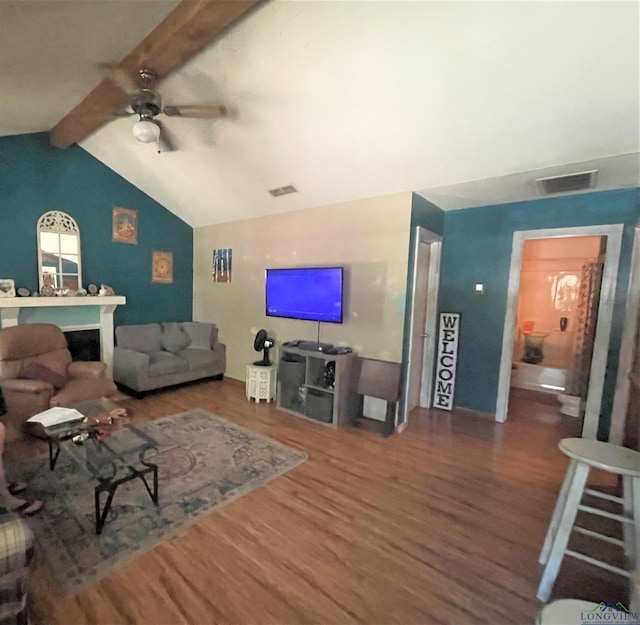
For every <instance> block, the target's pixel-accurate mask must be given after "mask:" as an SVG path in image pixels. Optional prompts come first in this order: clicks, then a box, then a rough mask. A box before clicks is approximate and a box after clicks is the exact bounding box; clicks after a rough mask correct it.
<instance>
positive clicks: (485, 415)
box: [453, 406, 496, 421]
mask: <svg viewBox="0 0 640 625" xmlns="http://www.w3.org/2000/svg"><path fill="white" fill-rule="evenodd" d="M453 411H454V412H455V413H456V414H458V415H460V416H461V417H473V418H475V419H487V420H489V421H495V420H496V415H495V414H491V413H490V412H481V411H480V410H472V409H471V408H463V407H462V406H454V407H453Z"/></svg>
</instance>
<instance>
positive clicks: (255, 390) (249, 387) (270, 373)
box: [246, 365, 276, 403]
mask: <svg viewBox="0 0 640 625" xmlns="http://www.w3.org/2000/svg"><path fill="white" fill-rule="evenodd" d="M246 391H247V399H249V400H250V399H251V398H252V397H253V398H254V399H255V400H256V402H260V400H261V399H266V400H267V403H269V402H270V401H271V400H272V399H275V398H276V366H275V365H270V366H269V367H260V366H258V365H247V380H246Z"/></svg>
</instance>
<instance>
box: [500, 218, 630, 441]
mask: <svg viewBox="0 0 640 625" xmlns="http://www.w3.org/2000/svg"><path fill="white" fill-rule="evenodd" d="M622 230H623V226H622V225H621V224H616V225H607V226H585V227H577V228H555V229H545V230H523V231H519V232H515V233H514V235H513V245H512V252H511V265H510V270H509V283H508V289H507V308H506V313H505V323H504V331H503V340H502V356H501V360H500V374H499V382H498V398H497V404H496V421H499V422H504V421H506V419H507V410H508V403H509V391H510V386H511V371H512V357H513V350H514V341H515V339H516V326H517V322H518V321H523V320H518V319H517V309H518V296H519V292H520V276H521V269H522V261H523V253H524V245H525V241H528V240H534V239H556V238H564V239H566V238H568V237H585V236H599V237H603V240H604V241H605V242H606V256H605V258H604V265H603V268H602V286H601V288H600V300H599V302H598V306H597V320H596V321H597V322H596V324H595V336H594V339H593V357H592V358H591V363H590V366H589V372H588V388H587V391H586V402H585V413H584V420H583V427H582V436H583V437H585V438H593V439H595V438H596V435H597V432H598V421H599V418H600V404H601V401H602V392H603V388H604V377H605V371H606V364H607V354H608V346H609V337H610V334H611V320H612V316H613V306H614V296H615V287H616V280H617V275H618V264H619V260H620V246H621V242H622ZM527 321H528V320H527Z"/></svg>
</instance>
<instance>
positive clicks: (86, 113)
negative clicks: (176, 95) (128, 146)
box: [50, 0, 263, 148]
mask: <svg viewBox="0 0 640 625" xmlns="http://www.w3.org/2000/svg"><path fill="white" fill-rule="evenodd" d="M262 2H263V0H234V1H233V2H217V1H215V0H198V1H197V2H194V1H193V0H180V2H178V4H177V6H176V7H175V8H174V9H173V11H172V12H171V13H169V15H167V17H166V18H165V19H164V20H163V21H162V22H160V24H158V25H157V26H156V27H155V28H154V29H153V30H152V31H151V32H150V33H149V34H148V35H147V36H146V37H145V39H144V40H143V41H141V42H140V44H138V45H137V46H136V47H135V49H134V50H133V51H132V52H130V53H129V54H128V55H127V56H126V57H125V58H124V59H122V61H120V63H119V66H120V67H122V68H124V69H125V70H127V71H129V72H131V73H133V72H136V71H138V70H139V69H140V68H141V67H145V66H147V64H151V65H152V67H153V69H154V70H155V72H156V75H157V76H158V78H159V79H163V78H165V77H166V76H168V75H169V74H170V73H171V72H173V71H175V70H177V69H178V68H180V67H182V66H183V65H184V64H185V63H186V62H187V61H188V60H189V59H191V58H192V57H193V56H195V55H196V54H197V53H198V52H200V51H201V50H203V49H204V48H205V47H206V46H208V45H209V44H210V43H211V42H212V41H214V40H215V39H217V38H218V37H220V36H222V34H223V33H224V32H225V31H226V30H227V29H228V28H230V27H231V25H232V24H234V23H235V22H237V21H238V20H240V19H241V18H242V17H243V16H244V15H245V14H247V13H249V12H250V11H251V10H255V9H257V7H258V6H259V5H261V4H262ZM116 80H117V79H116ZM126 96H127V93H125V92H124V91H123V90H122V89H121V88H120V87H119V86H118V85H116V84H115V83H114V81H113V80H103V81H102V82H101V83H100V84H99V85H97V86H96V87H95V88H94V89H93V91H92V92H91V93H90V94H88V95H87V97H86V98H85V99H84V100H82V102H80V103H79V104H78V105H77V106H76V107H75V108H74V109H73V110H72V111H70V112H69V113H68V114H67V115H66V116H65V117H64V118H63V119H61V120H60V121H59V122H58V123H57V124H56V125H55V126H54V128H52V130H51V133H50V138H51V143H52V144H53V145H55V146H57V147H61V148H62V147H65V148H66V147H69V146H70V145H71V144H73V143H79V142H80V141H82V140H83V139H84V138H85V137H87V136H88V135H89V134H91V133H92V132H93V131H94V130H96V129H97V128H99V127H100V126H101V125H102V124H104V123H105V122H107V121H109V119H110V118H111V113H112V112H113V111H117V110H119V109H122V107H124V106H126V104H127V98H126Z"/></svg>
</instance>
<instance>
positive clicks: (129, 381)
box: [113, 321, 226, 396]
mask: <svg viewBox="0 0 640 625" xmlns="http://www.w3.org/2000/svg"><path fill="white" fill-rule="evenodd" d="M225 368H226V346H225V345H224V344H223V343H220V342H218V328H217V327H216V326H215V324H213V323H199V322H190V321H189V322H183V323H174V322H172V323H163V324H160V323H147V324H141V325H126V326H118V327H117V328H116V345H115V348H114V351H113V379H114V380H115V382H116V383H117V384H119V385H122V386H125V387H127V388H129V389H131V390H133V391H135V392H136V393H137V394H138V395H139V396H140V395H142V394H144V392H146V391H150V390H154V389H158V388H163V387H165V386H172V385H174V384H182V383H183V382H191V381H193V380H199V379H201V378H208V377H218V378H219V379H222V377H223V375H224V372H225Z"/></svg>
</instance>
